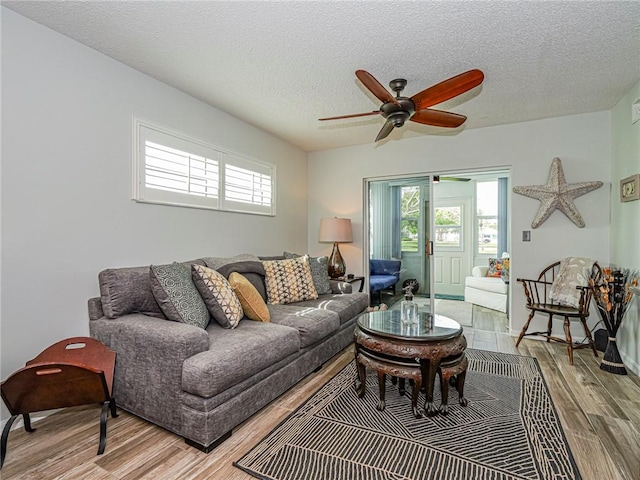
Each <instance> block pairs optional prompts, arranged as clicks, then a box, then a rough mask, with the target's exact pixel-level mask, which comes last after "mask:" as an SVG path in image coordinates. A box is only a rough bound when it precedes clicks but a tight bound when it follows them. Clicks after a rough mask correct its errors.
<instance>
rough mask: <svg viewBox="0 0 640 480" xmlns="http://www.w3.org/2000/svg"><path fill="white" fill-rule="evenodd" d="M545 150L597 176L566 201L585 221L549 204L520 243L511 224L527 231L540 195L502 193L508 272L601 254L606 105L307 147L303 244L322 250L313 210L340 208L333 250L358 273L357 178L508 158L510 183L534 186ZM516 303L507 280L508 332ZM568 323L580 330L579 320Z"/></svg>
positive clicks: (580, 177) (582, 174)
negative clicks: (340, 235)
mask: <svg viewBox="0 0 640 480" xmlns="http://www.w3.org/2000/svg"><path fill="white" fill-rule="evenodd" d="M554 157H559V158H560V159H561V160H562V165H563V168H564V172H565V176H566V180H567V182H569V183H578V182H586V181H596V180H601V181H603V182H604V183H605V185H604V187H603V188H600V189H598V190H595V191H593V192H590V193H588V194H586V195H583V196H581V197H579V198H577V199H576V200H575V205H576V207H577V208H578V211H579V212H580V213H581V215H582V217H583V218H584V220H585V223H586V227H585V228H578V227H577V226H576V225H574V224H573V223H572V222H571V221H570V220H569V219H568V218H567V217H566V216H565V215H564V214H563V213H561V212H559V211H556V212H554V213H553V214H552V215H551V217H550V218H549V219H548V220H547V221H546V222H545V223H543V224H542V225H541V226H540V227H538V228H537V229H535V230H532V233H531V242H528V243H526V242H522V241H521V238H522V235H521V232H522V231H523V230H531V221H532V220H533V218H534V216H535V214H536V212H537V210H538V206H539V205H540V202H539V201H537V200H535V199H531V198H528V197H524V196H522V195H517V194H514V193H511V199H510V205H511V252H510V253H511V269H512V270H511V279H512V280H515V279H516V278H518V277H526V278H531V277H533V276H537V274H538V273H539V272H540V271H541V270H542V269H543V268H544V267H546V266H547V265H549V264H550V263H552V262H554V261H556V260H559V259H562V258H563V257H566V256H586V257H591V258H594V259H598V260H599V261H601V262H603V263H607V262H608V261H609V196H610V174H611V173H610V162H611V145H610V120H609V113H608V112H599V113H591V114H585V115H574V116H567V117H561V118H554V119H548V120H539V121H534V122H526V123H519V124H512V125H504V126H497V127H490V128H483V129H472V130H467V131H463V132H460V133H459V134H458V135H451V136H424V137H417V138H407V139H404V140H402V141H396V140H389V141H385V142H383V143H380V144H374V143H373V139H372V142H371V144H369V145H364V146H356V147H349V148H341V149H334V150H326V151H320V152H312V153H310V154H309V200H308V201H309V235H308V236H309V247H308V250H309V251H310V252H316V253H325V254H329V248H328V247H327V246H324V245H321V244H318V243H317V232H318V225H319V222H320V218H321V217H325V216H333V215H339V216H345V217H349V218H351V219H352V222H353V226H354V243H352V244H346V245H341V246H340V250H341V252H342V254H343V256H344V257H345V261H346V263H347V265H348V270H349V271H350V272H353V273H358V272H363V267H362V265H363V263H362V262H363V252H362V245H363V243H362V240H363V238H362V236H363V232H362V224H363V211H362V210H363V201H364V200H363V178H367V177H368V178H371V177H377V176H385V175H400V174H409V173H411V174H414V173H441V174H443V173H451V172H454V171H460V170H462V171H467V170H473V169H478V168H488V167H508V168H511V184H512V185H513V186H522V185H538V184H545V183H547V178H548V175H549V168H550V166H551V161H552V160H553V158H554ZM524 305H525V299H524V294H523V292H522V287H521V286H520V284H518V283H517V282H515V281H513V282H511V302H510V306H511V321H512V324H511V331H512V334H516V333H519V331H520V330H521V328H522V325H523V324H524V321H525V320H526V318H527V312H526V309H525V307H524ZM595 320H596V319H595V318H594V319H593V321H594V323H595ZM537 321H538V322H539V324H538V325H537V326H536V325H535V324H534V323H532V325H533V327H534V328H538V327H540V326H541V325H542V320H537ZM558 323H559V322H558ZM559 332H561V330H559ZM576 332H577V334H576V337H580V331H579V328H576ZM580 338H582V337H580Z"/></svg>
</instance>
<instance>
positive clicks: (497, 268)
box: [487, 258, 504, 278]
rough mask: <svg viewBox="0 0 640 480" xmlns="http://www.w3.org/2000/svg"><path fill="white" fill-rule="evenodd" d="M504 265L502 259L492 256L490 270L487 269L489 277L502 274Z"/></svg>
mask: <svg viewBox="0 0 640 480" xmlns="http://www.w3.org/2000/svg"><path fill="white" fill-rule="evenodd" d="M503 268H504V265H503V263H502V260H500V259H499V258H490V259H489V270H488V271H487V277H498V278H500V277H501V276H502V269H503Z"/></svg>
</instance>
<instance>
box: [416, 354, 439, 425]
mask: <svg viewBox="0 0 640 480" xmlns="http://www.w3.org/2000/svg"><path fill="white" fill-rule="evenodd" d="M439 364H440V360H439V359H438V360H429V359H426V358H423V359H420V370H421V371H422V381H423V383H424V388H425V392H426V398H425V401H424V411H425V413H426V415H427V416H429V417H432V416H434V415H437V413H438V409H437V408H436V407H435V405H434V404H433V386H434V383H435V381H436V372H437V371H438V365H439Z"/></svg>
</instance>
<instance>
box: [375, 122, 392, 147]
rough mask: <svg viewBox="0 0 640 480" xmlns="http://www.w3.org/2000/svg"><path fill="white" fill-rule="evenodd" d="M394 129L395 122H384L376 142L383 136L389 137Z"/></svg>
mask: <svg viewBox="0 0 640 480" xmlns="http://www.w3.org/2000/svg"><path fill="white" fill-rule="evenodd" d="M392 131H393V123H391V122H389V121H386V122H384V125H383V126H382V130H380V133H378V136H377V137H376V142H377V141H378V140H382V139H383V138H387V137H388V136H389V134H390V133H391V132H392Z"/></svg>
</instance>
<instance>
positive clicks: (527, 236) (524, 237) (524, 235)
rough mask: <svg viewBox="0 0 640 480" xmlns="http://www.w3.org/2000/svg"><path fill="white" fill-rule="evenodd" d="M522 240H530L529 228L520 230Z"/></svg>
mask: <svg viewBox="0 0 640 480" xmlns="http://www.w3.org/2000/svg"><path fill="white" fill-rule="evenodd" d="M522 241H523V242H530V241H531V230H523V231H522Z"/></svg>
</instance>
